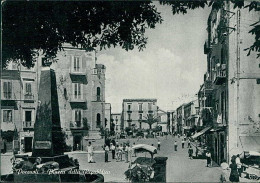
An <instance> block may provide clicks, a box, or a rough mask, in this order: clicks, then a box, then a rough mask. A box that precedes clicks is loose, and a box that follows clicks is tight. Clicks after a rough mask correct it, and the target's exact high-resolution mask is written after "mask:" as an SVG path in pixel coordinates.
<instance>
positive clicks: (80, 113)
mask: <svg viewBox="0 0 260 183" xmlns="http://www.w3.org/2000/svg"><path fill="white" fill-rule="evenodd" d="M78 112H79V121H81V110H79V111H78Z"/></svg>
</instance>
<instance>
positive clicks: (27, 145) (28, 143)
mask: <svg viewBox="0 0 260 183" xmlns="http://www.w3.org/2000/svg"><path fill="white" fill-rule="evenodd" d="M32 141H33V138H32V137H24V152H32Z"/></svg>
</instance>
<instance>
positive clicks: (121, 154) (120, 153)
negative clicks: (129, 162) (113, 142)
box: [119, 144, 123, 161]
mask: <svg viewBox="0 0 260 183" xmlns="http://www.w3.org/2000/svg"><path fill="white" fill-rule="evenodd" d="M119 161H123V145H122V144H120V146H119Z"/></svg>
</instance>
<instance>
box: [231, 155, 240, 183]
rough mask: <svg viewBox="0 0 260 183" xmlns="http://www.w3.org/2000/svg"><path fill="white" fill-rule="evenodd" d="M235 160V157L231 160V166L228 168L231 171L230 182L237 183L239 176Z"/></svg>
mask: <svg viewBox="0 0 260 183" xmlns="http://www.w3.org/2000/svg"><path fill="white" fill-rule="evenodd" d="M235 158H236V157H235V156H234V157H232V158H231V164H230V165H229V168H230V169H231V172H230V176H229V180H230V182H239V174H238V171H237V164H236V159H235Z"/></svg>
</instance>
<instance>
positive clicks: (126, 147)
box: [125, 144, 129, 163]
mask: <svg viewBox="0 0 260 183" xmlns="http://www.w3.org/2000/svg"><path fill="white" fill-rule="evenodd" d="M128 146H129V145H128V144H126V146H125V162H126V163H128Z"/></svg>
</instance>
